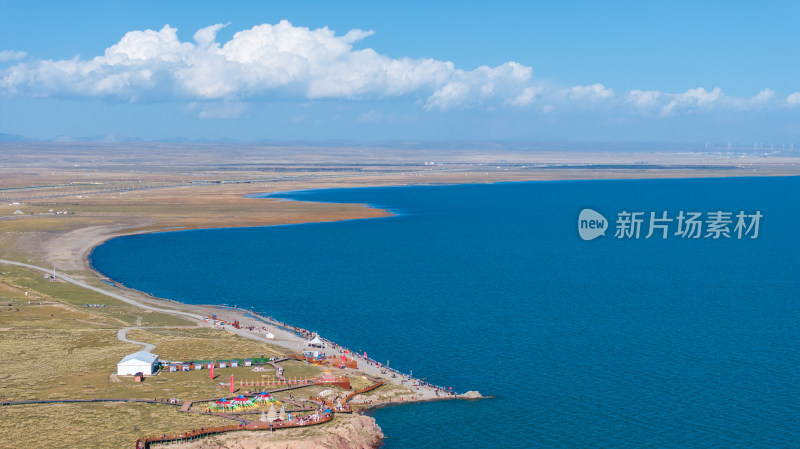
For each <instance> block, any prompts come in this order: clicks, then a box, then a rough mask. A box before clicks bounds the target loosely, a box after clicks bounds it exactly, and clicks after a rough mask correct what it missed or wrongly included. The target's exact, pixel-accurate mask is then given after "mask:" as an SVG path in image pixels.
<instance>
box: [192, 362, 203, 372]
mask: <svg viewBox="0 0 800 449" xmlns="http://www.w3.org/2000/svg"><path fill="white" fill-rule="evenodd" d="M200 369H203V364H202V363H195V364H194V370H195V371H197V370H200Z"/></svg>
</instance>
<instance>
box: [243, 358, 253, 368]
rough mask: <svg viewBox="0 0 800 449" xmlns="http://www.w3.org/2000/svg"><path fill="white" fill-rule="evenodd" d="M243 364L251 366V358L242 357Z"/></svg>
mask: <svg viewBox="0 0 800 449" xmlns="http://www.w3.org/2000/svg"><path fill="white" fill-rule="evenodd" d="M244 366H253V361H252V360H251V359H244Z"/></svg>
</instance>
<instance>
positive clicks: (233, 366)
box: [231, 360, 239, 368]
mask: <svg viewBox="0 0 800 449" xmlns="http://www.w3.org/2000/svg"><path fill="white" fill-rule="evenodd" d="M237 366H239V361H238V360H231V368H236V367H237Z"/></svg>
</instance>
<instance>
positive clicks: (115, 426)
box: [0, 403, 232, 448]
mask: <svg viewBox="0 0 800 449" xmlns="http://www.w3.org/2000/svg"><path fill="white" fill-rule="evenodd" d="M2 422H3V436H2V437H0V440H2V442H3V447H8V448H15V447H41V448H61V447H73V448H77V447H92V448H131V447H133V445H134V442H135V441H136V439H137V438H139V437H140V436H142V435H157V434H158V435H160V434H162V433H164V432H165V431H166V430H165V429H176V430H178V429H181V430H191V429H195V428H198V429H199V428H200V427H210V426H225V425H230V424H231V422H232V421H231V420H228V419H223V418H219V417H216V416H207V415H197V414H189V413H181V412H180V411H179V407H177V406H172V405H159V404H133V403H103V404H47V405H14V406H7V407H3V415H2ZM134 426H136V429H134Z"/></svg>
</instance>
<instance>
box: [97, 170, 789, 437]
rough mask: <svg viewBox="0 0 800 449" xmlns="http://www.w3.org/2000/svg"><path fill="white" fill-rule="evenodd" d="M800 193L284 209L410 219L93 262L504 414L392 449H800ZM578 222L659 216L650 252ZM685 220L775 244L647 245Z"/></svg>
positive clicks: (420, 433) (727, 187)
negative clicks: (723, 220)
mask: <svg viewBox="0 0 800 449" xmlns="http://www.w3.org/2000/svg"><path fill="white" fill-rule="evenodd" d="M799 192H800V178H796V177H795V178H728V179H685V180H620V181H549V182H529V183H508V184H491V185H460V186H415V187H380V188H355V189H332V190H319V191H303V192H290V193H287V194H282V195H276V196H279V197H282V198H293V199H298V200H307V201H328V202H353V203H367V204H372V205H376V206H378V207H383V208H388V209H390V210H393V211H397V212H398V213H399V215H398V216H395V217H388V218H378V219H366V220H353V221H344V222H336V223H318V224H303V225H292V226H275V227H264V228H240V229H217V230H200V231H177V232H170V233H161V234H147V235H136V236H129V237H121V238H116V239H113V240H111V241H109V242H106V243H105V244H103V245H101V246H99V247H98V248H96V249H95V251H94V252H93V253H92V256H91V260H92V263H93V265H94V267H95V268H96V269H98V270H99V271H101V272H103V273H104V274H106V275H107V276H109V277H110V278H112V279H114V280H115V281H119V282H121V283H123V284H125V285H126V286H128V287H131V288H135V289H139V290H142V291H145V292H149V293H152V294H154V295H156V296H160V297H166V298H171V299H175V300H179V301H183V302H186V303H193V304H220V303H224V304H236V305H238V306H240V307H247V308H252V309H254V310H256V311H261V312H263V313H265V314H267V315H270V316H273V317H275V318H277V319H279V320H282V321H286V322H289V323H292V324H296V325H299V326H301V327H304V328H307V329H312V330H317V331H319V332H320V333H321V334H322V335H323V336H324V337H326V338H329V339H331V340H334V341H336V342H338V343H341V344H343V345H345V346H347V347H350V348H352V349H355V350H360V351H367V352H368V353H369V355H370V357H372V358H375V359H377V360H381V361H387V360H388V361H389V364H390V366H392V367H394V368H397V369H399V370H401V371H404V372H409V371H410V370H413V372H414V375H415V376H417V377H424V378H427V379H428V380H430V381H431V382H434V383H437V384H441V385H445V386H452V387H453V389H454V390H456V391H459V392H464V391H467V390H478V391H480V392H481V393H483V394H484V395H494V396H496V398H494V399H490V400H481V401H446V402H435V403H423V404H406V405H403V406H398V407H387V408H381V409H377V410H374V411H373V412H371V413H372V414H373V416H375V418H376V419H377V420H378V423H379V424H380V426H381V427H382V428H383V431H384V433H385V434H386V435H387V436H388V439H387V440H386V447H387V448H442V447H465V448H466V447H470V448H471V447H481V448H487V447H519V448H521V447H619V448H642V447H696V448H711V447H728V448H752V447H788V446H792V445H794V444H796V442H797V441H800V406H798V403H800V402H799V400H800V387H798V385H800V371H798V369H797V367H798V366H800V332H799V331H800V295H799V294H798V292H800V278H798V273H800V255H798V253H800V237H799V236H798V233H799V232H800V199H799V198H798V193H799ZM584 208H592V209H594V210H597V211H599V212H601V213H603V214H604V215H605V217H606V218H607V219H608V220H610V221H611V224H612V226H613V222H614V221H615V220H616V214H617V213H618V212H620V211H623V210H626V211H644V212H647V213H646V214H645V215H646V216H645V223H644V224H643V229H642V234H641V238H640V239H638V240H636V239H632V240H627V239H624V240H620V239H615V238H614V236H613V233H614V232H613V228H612V229H611V230H610V231H609V232H608V233H607V234H606V236H605V237H600V238H598V239H596V240H593V241H582V240H581V239H580V238H579V237H578V231H577V225H578V223H577V219H578V214H579V212H580V211H581V210H582V209H584ZM681 210H683V211H703V212H709V211H716V210H723V211H730V212H733V215H734V218H733V223H732V224H731V226H730V227H731V230H733V226H734V225H735V223H736V218H735V215H736V213H738V212H739V211H740V210H744V211H747V212H749V213H750V212H754V211H757V210H758V211H761V213H762V214H763V218H762V219H761V223H760V234H759V237H758V238H757V239H750V238H744V239H741V240H739V239H736V238H735V234H734V238H732V239H720V240H713V239H710V238H708V239H706V238H701V239H697V240H686V239H681V238H680V237H678V236H674V235H671V236H670V237H669V238H667V239H660V238H651V239H645V238H644V237H645V235H646V234H647V231H648V229H647V226H648V220H649V212H650V211H654V212H656V213H657V214H660V213H661V211H668V212H669V216H670V217H672V218H675V217H676V216H677V214H678V212H679V211H681ZM704 218H705V217H704ZM672 226H673V227H672V228H671V232H674V231H675V226H676V224H675V223H674V222H673V223H672ZM657 235H658V234H657Z"/></svg>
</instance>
